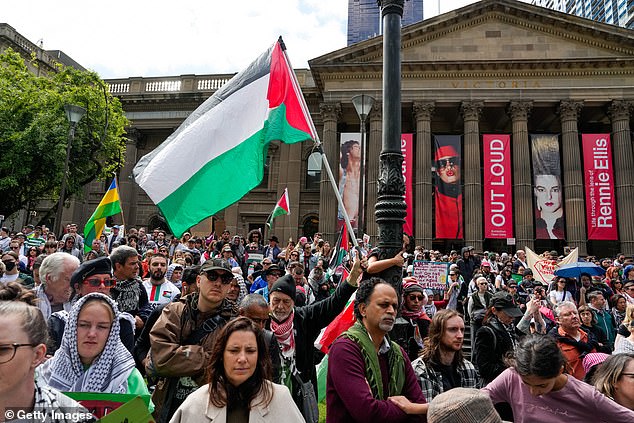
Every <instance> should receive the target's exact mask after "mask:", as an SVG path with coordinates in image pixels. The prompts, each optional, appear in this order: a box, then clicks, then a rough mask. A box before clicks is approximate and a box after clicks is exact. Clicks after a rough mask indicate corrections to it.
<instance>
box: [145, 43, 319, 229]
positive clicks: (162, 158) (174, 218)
mask: <svg viewBox="0 0 634 423" xmlns="http://www.w3.org/2000/svg"><path fill="white" fill-rule="evenodd" d="M314 139H316V134H315V132H314V126H313V124H312V121H311V118H310V115H309V113H308V109H307V107H306V104H305V102H304V97H303V96H302V93H301V90H300V88H299V84H298V83H297V80H296V78H295V73H294V72H293V69H292V68H291V66H290V64H289V62H288V60H287V57H286V54H285V53H284V47H283V43H282V40H281V38H280V40H278V42H276V43H275V44H274V45H273V46H271V48H269V49H268V50H267V51H266V52H265V53H263V54H262V55H261V56H260V57H259V58H258V59H257V60H255V61H254V62H253V63H251V64H250V65H249V67H248V68H246V69H245V70H243V71H242V72H240V73H238V74H237V75H236V76H234V77H233V78H232V79H231V80H230V81H228V82H227V83H226V84H225V85H224V86H223V87H222V88H220V89H219V90H218V91H217V92H216V93H215V94H214V95H213V96H211V97H210V98H209V99H207V101H205V102H204V103H203V104H202V105H201V106H200V107H199V108H198V109H196V110H195V111H194V112H193V113H192V114H191V115H190V116H189V117H188V118H187V119H186V120H185V122H183V124H182V125H181V126H180V127H179V128H178V129H177V130H176V132H174V133H173V134H172V135H170V136H169V137H168V138H167V140H165V141H164V142H163V143H162V144H161V145H160V146H159V147H158V148H156V149H155V150H154V151H152V152H151V153H149V154H147V155H146V156H144V157H143V158H141V160H139V162H138V164H137V165H136V166H135V168H134V178H135V180H136V182H137V183H138V184H139V186H141V188H143V189H144V190H145V192H146V193H147V194H148V196H149V197H150V198H151V199H152V201H154V203H155V204H156V205H157V206H158V207H159V209H160V210H161V212H162V213H163V215H164V216H165V218H166V220H167V223H168V224H169V226H170V228H171V229H172V232H173V233H174V235H176V236H181V235H182V233H183V232H185V231H186V230H187V229H189V228H190V227H191V226H193V225H195V224H197V223H198V222H200V221H201V220H203V219H205V218H207V217H209V216H211V215H213V214H215V213H216V212H218V211H220V210H222V209H224V208H225V207H227V206H229V205H231V204H233V203H235V202H236V201H238V200H239V199H241V198H242V197H243V196H244V195H245V194H247V193H248V192H249V191H250V190H251V189H253V188H255V187H256V186H258V185H259V184H260V182H261V181H262V177H263V174H264V163H265V159H266V154H267V151H268V146H269V143H270V142H271V141H273V140H279V141H282V142H284V143H287V144H292V143H296V142H300V141H306V140H314Z"/></svg>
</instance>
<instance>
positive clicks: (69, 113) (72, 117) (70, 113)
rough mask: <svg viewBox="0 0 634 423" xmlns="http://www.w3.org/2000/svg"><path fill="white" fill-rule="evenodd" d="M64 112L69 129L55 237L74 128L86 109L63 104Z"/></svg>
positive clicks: (58, 231)
mask: <svg viewBox="0 0 634 423" xmlns="http://www.w3.org/2000/svg"><path fill="white" fill-rule="evenodd" d="M64 110H65V111H66V118H67V119H68V122H70V129H69V131H68V145H67V146H66V160H65V161H64V175H63V176H62V187H61V188H60V193H59V203H58V204H57V214H56V216H55V228H54V229H53V232H54V233H55V234H56V235H61V232H60V229H61V225H62V209H63V208H64V197H65V196H66V181H67V179H68V162H69V161H70V148H71V146H72V144H73V140H74V139H75V127H76V126H77V123H78V122H79V121H80V120H81V118H82V117H83V116H84V113H86V109H84V108H83V107H81V106H75V105H73V104H65V105H64Z"/></svg>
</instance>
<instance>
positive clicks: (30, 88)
mask: <svg viewBox="0 0 634 423" xmlns="http://www.w3.org/2000/svg"><path fill="white" fill-rule="evenodd" d="M65 104H75V105H78V106H82V107H84V108H85V109H86V114H85V115H84V116H83V117H82V119H81V121H80V122H79V123H78V124H77V127H76V129H75V137H74V140H73V142H72V148H71V155H70V166H69V172H68V175H67V188H66V198H68V197H70V196H71V195H73V194H76V193H78V192H79V191H80V190H81V188H82V187H83V186H84V185H85V184H87V183H89V182H91V181H93V180H94V179H96V178H99V179H103V178H106V177H109V176H110V175H112V173H113V171H115V170H116V169H117V168H119V167H122V166H123V161H124V157H125V137H124V134H125V131H124V128H125V126H126V125H127V124H128V121H127V119H126V117H125V115H124V113H123V109H122V108H121V103H120V102H119V100H118V99H117V98H115V97H113V96H112V95H111V94H110V93H109V92H108V88H107V86H106V84H105V83H104V81H103V80H101V79H100V78H99V75H97V74H96V73H95V72H90V71H78V70H76V69H73V68H69V67H66V68H61V67H60V69H59V71H58V72H57V73H55V74H52V75H48V76H36V75H35V74H33V73H32V72H30V71H29V69H28V68H27V66H26V64H25V62H24V59H23V58H22V57H21V56H20V55H19V54H18V53H16V52H14V51H12V50H11V49H7V50H6V51H5V52H4V53H3V54H0V154H1V155H2V156H1V158H0V199H1V200H0V214H3V215H5V216H9V215H11V214H12V213H14V212H16V211H18V210H20V209H22V208H25V207H26V206H27V205H28V204H30V203H33V202H34V201H37V200H38V199H43V198H50V199H52V200H54V201H55V202H57V201H58V199H59V191H60V187H61V181H62V178H63V177H64V160H65V158H66V147H67V143H68V139H69V130H70V124H69V122H68V120H67V118H66V114H65V112H64V105H65Z"/></svg>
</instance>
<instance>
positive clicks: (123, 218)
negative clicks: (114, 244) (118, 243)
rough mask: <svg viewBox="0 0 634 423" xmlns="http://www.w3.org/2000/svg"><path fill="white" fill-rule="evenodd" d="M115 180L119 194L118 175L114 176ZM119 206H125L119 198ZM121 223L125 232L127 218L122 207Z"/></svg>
mask: <svg viewBox="0 0 634 423" xmlns="http://www.w3.org/2000/svg"><path fill="white" fill-rule="evenodd" d="M114 180H115V181H116V182H115V185H116V187H117V193H119V179H118V178H117V174H116V173H115V174H114ZM119 204H121V205H122V206H123V203H122V202H121V198H119ZM121 223H122V225H123V230H124V231H125V229H126V227H125V216H124V215H123V207H121ZM123 236H125V233H124V234H123Z"/></svg>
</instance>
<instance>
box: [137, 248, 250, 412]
mask: <svg viewBox="0 0 634 423" xmlns="http://www.w3.org/2000/svg"><path fill="white" fill-rule="evenodd" d="M233 279H234V275H233V273H231V266H230V265H229V263H227V261H226V260H223V259H220V258H212V259H209V260H207V261H205V263H203V265H202V266H201V267H200V274H199V275H198V276H197V278H196V284H197V285H198V288H199V292H194V293H192V294H190V295H187V296H185V297H182V298H180V299H179V300H178V301H175V302H172V303H169V304H167V305H166V306H165V307H164V308H163V311H162V312H161V315H160V317H159V318H158V320H157V321H156V323H155V324H154V325H153V327H152V329H151V330H150V354H149V356H148V357H149V358H150V359H149V360H146V363H145V364H146V371H147V373H148V375H149V376H152V377H158V378H160V380H159V382H158V383H157V388H156V391H155V392H154V394H153V396H152V400H153V401H154V403H155V404H156V413H155V418H156V421H157V422H159V423H161V422H167V421H169V419H170V418H171V416H172V415H173V414H174V412H175V411H176V409H177V408H178V407H179V406H180V404H181V403H182V402H183V401H184V400H185V398H186V397H187V395H188V394H189V393H191V392H193V391H195V390H196V389H197V388H198V387H200V386H202V385H204V384H205V383H206V381H205V366H206V363H207V360H208V358H209V357H210V355H211V350H212V348H213V344H214V342H213V338H214V337H213V333H214V332H216V331H217V330H218V329H220V328H222V327H223V326H224V325H225V324H226V323H227V322H228V321H229V319H231V318H233V317H235V316H237V305H236V304H235V303H234V302H232V301H229V300H227V298H226V296H227V292H228V291H229V288H230V286H231V281H232V280H233Z"/></svg>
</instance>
